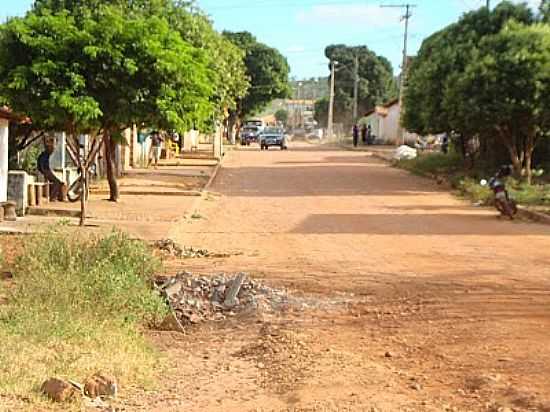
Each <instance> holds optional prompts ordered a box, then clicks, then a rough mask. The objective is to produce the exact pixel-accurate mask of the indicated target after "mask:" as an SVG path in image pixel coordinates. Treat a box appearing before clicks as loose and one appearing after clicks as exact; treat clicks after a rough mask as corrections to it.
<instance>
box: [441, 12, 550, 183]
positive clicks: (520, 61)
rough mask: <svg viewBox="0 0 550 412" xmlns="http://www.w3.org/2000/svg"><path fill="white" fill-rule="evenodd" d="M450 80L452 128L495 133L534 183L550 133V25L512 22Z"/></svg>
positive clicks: (448, 101) (448, 103)
mask: <svg viewBox="0 0 550 412" xmlns="http://www.w3.org/2000/svg"><path fill="white" fill-rule="evenodd" d="M450 81H451V82H452V83H453V84H454V87H453V88H452V89H450V90H449V91H448V93H447V95H446V96H445V97H446V102H445V105H446V106H451V105H452V106H453V107H454V108H455V116H454V118H453V119H452V124H454V125H456V126H457V127H461V126H462V125H469V127H471V128H474V129H475V130H478V131H479V132H480V133H483V134H490V135H495V136H496V137H497V139H498V140H499V141H500V143H501V144H502V145H503V146H505V147H506V149H507V151H508V153H509V155H510V159H511V161H512V164H513V165H514V168H515V169H516V171H517V172H518V173H519V172H521V170H522V169H524V170H525V173H526V176H527V180H528V182H529V183H530V182H531V169H532V156H533V151H534V149H535V145H536V143H537V140H539V139H540V138H542V137H543V136H545V135H546V133H547V132H548V131H549V130H550V26H548V25H533V26H524V25H519V24H517V23H510V24H509V25H507V26H506V27H505V28H504V29H503V30H502V31H501V32H499V33H498V34H496V35H492V36H487V37H485V38H484V39H483V40H482V41H481V43H480V45H479V50H476V53H475V56H474V59H473V60H472V61H471V62H470V64H468V65H467V66H466V70H465V71H464V72H463V73H456V74H455V75H452V76H451V78H450ZM473 108H482V110H475V109H474V110H472V109H473Z"/></svg>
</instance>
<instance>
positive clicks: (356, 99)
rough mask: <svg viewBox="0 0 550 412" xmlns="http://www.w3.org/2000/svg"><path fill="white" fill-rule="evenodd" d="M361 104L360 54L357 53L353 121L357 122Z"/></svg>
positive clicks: (354, 76) (354, 75) (354, 71)
mask: <svg viewBox="0 0 550 412" xmlns="http://www.w3.org/2000/svg"><path fill="white" fill-rule="evenodd" d="M358 106H359V56H358V55H357V54H356V55H355V67H354V70H353V123H354V124H355V122H357V114H358V113H357V112H358Z"/></svg>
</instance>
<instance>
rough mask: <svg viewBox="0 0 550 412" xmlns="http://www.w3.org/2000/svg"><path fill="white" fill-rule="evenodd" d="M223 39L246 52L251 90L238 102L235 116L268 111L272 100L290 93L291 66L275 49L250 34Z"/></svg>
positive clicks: (239, 34) (225, 34) (229, 34)
mask: <svg viewBox="0 0 550 412" xmlns="http://www.w3.org/2000/svg"><path fill="white" fill-rule="evenodd" d="M223 34H224V36H225V37H226V38H227V39H228V40H230V41H231V42H232V43H233V44H234V45H235V46H236V47H238V48H239V49H240V50H243V51H244V54H245V56H244V64H245V66H246V74H247V76H248V79H249V81H250V89H249V90H248V93H247V94H246V95H245V96H244V98H242V99H239V101H238V104H237V108H236V109H235V110H234V111H233V117H234V118H238V119H241V120H242V119H243V118H244V117H246V116H249V115H252V114H254V113H256V112H258V111H260V110H262V109H263V108H265V107H266V106H267V105H268V104H269V103H270V102H271V101H273V100H274V99H278V98H285V97H288V96H289V94H290V85H289V73H290V67H289V65H288V62H287V61H286V58H285V57H284V56H283V55H282V54H281V53H280V52H279V51H277V50H276V49H274V48H271V47H269V46H267V45H265V44H263V43H260V42H258V40H256V38H255V37H254V36H253V35H252V34H250V33H248V32H236V33H232V32H224V33H223Z"/></svg>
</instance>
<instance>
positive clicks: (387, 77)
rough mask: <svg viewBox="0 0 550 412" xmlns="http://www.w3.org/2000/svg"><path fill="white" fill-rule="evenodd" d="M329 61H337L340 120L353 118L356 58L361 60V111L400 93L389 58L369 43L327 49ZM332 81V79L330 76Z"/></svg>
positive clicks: (337, 115)
mask: <svg viewBox="0 0 550 412" xmlns="http://www.w3.org/2000/svg"><path fill="white" fill-rule="evenodd" d="M325 56H326V57H327V58H328V59H329V60H330V61H336V62H338V65H337V66H336V74H335V76H334V78H335V99H334V101H335V110H334V119H335V122H337V123H344V124H346V125H350V124H351V123H352V122H353V119H352V115H353V97H354V82H355V59H356V57H357V60H358V64H359V66H358V77H359V84H358V86H359V87H358V113H365V112H367V111H369V110H371V109H372V108H374V106H375V105H377V104H381V103H385V102H387V101H389V100H391V99H393V98H395V97H397V93H398V87H397V83H396V81H395V78H394V76H393V68H392V65H391V63H390V62H389V60H388V59H386V58H385V57H383V56H378V55H377V54H376V53H374V52H373V51H371V50H370V49H369V48H368V47H366V46H356V47H350V46H346V45H343V44H338V45H331V46H328V47H327V48H326V49H325ZM329 81H330V79H329Z"/></svg>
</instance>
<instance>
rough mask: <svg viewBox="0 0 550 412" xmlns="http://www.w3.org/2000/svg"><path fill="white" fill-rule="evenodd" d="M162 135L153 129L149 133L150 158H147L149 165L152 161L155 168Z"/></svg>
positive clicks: (159, 153)
mask: <svg viewBox="0 0 550 412" xmlns="http://www.w3.org/2000/svg"><path fill="white" fill-rule="evenodd" d="M162 141H163V139H162V136H161V135H160V132H159V131H157V130H155V131H153V133H151V158H150V159H149V165H148V166H151V163H152V162H154V167H155V169H156V168H157V167H158V163H159V160H160V155H161V153H162Z"/></svg>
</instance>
